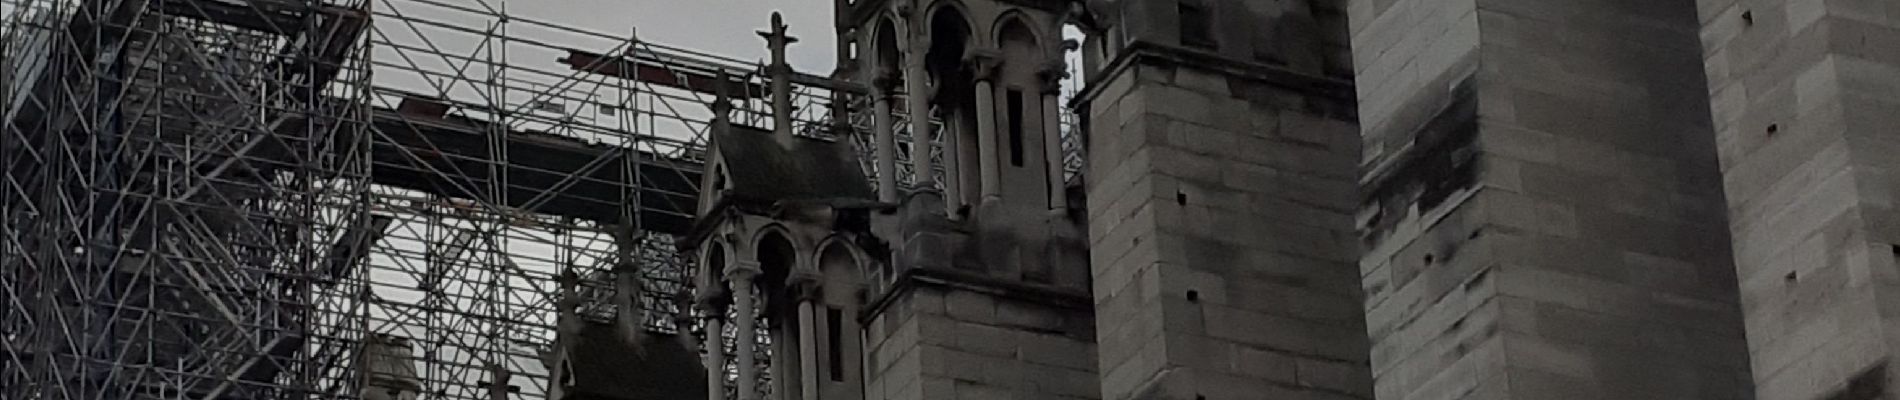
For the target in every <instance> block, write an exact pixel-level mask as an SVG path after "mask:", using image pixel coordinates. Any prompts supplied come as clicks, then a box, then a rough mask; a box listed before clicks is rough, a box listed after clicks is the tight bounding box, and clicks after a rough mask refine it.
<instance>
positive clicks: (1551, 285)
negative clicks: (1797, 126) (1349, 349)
mask: <svg viewBox="0 0 1900 400" xmlns="http://www.w3.org/2000/svg"><path fill="white" fill-rule="evenodd" d="M1698 3H1708V2H1693V1H1646V2H1627V1H1576V2H1534V1H1516V0H1398V1H1375V0H1351V1H1349V7H1347V10H1348V12H1349V14H1351V17H1352V18H1351V20H1352V28H1351V30H1352V31H1351V34H1352V38H1353V43H1352V45H1353V46H1352V48H1353V55H1354V57H1353V60H1354V66H1355V67H1354V71H1355V77H1356V80H1357V82H1358V85H1357V89H1358V90H1357V92H1358V94H1359V96H1358V97H1359V99H1360V102H1359V103H1360V104H1359V111H1360V113H1359V116H1360V119H1359V122H1360V124H1361V125H1362V126H1363V135H1364V154H1365V161H1364V166H1363V175H1362V176H1361V177H1360V178H1359V182H1360V190H1361V194H1362V195H1363V203H1361V208H1360V210H1359V212H1358V214H1357V218H1356V220H1357V222H1358V223H1359V224H1360V228H1361V232H1362V234H1363V235H1364V237H1363V238H1362V240H1363V243H1364V245H1365V246H1366V247H1365V253H1364V254H1363V255H1362V256H1361V259H1360V267H1361V268H1362V269H1363V271H1361V272H1362V273H1363V274H1364V276H1365V288H1366V291H1367V295H1368V299H1367V301H1366V303H1365V304H1366V307H1367V308H1366V319H1367V324H1368V332H1369V334H1370V337H1371V340H1372V342H1373V347H1372V353H1371V358H1372V372H1373V374H1374V377H1375V381H1376V388H1377V389H1376V392H1377V394H1378V398H1379V399H1381V400H1402V399H1450V398H1484V399H1552V398H1591V399H1611V398H1615V399H1638V398H1642V399H1746V398H1750V396H1751V390H1750V385H1749V379H1748V371H1749V369H1748V358H1747V357H1746V355H1747V347H1745V343H1744V340H1743V336H1742V324H1741V318H1740V316H1741V314H1740V313H1739V312H1738V305H1737V297H1736V290H1735V274H1734V272H1733V271H1732V269H1731V267H1730V265H1731V264H1730V260H1731V255H1730V252H1729V238H1728V235H1727V233H1728V229H1727V226H1728V222H1727V220H1726V218H1725V215H1724V210H1723V209H1722V207H1721V206H1720V205H1721V204H1723V201H1722V196H1723V193H1722V180H1721V174H1720V171H1719V170H1718V169H1717V162H1716V152H1715V151H1713V149H1714V148H1716V143H1715V142H1714V141H1713V140H1711V139H1712V138H1713V137H1714V136H1713V135H1711V133H1710V132H1711V128H1710V123H1709V119H1708V118H1707V117H1706V115H1707V114H1708V112H1707V111H1708V108H1707V107H1708V102H1707V100H1706V95H1705V94H1706V93H1707V92H1706V90H1705V86H1704V85H1703V82H1704V81H1703V79H1702V75H1703V69H1702V63H1701V62H1700V60H1699V59H1698V57H1697V56H1696V55H1697V54H1700V53H1701V52H1700V50H1699V46H1698V40H1697V27H1698V24H1697V17H1696V10H1695V7H1696V5H1697V4H1698ZM1764 125H1765V124H1764ZM1760 128H1762V127H1760V126H1757V127H1752V128H1750V129H1756V130H1759V129H1760ZM1769 129H1770V130H1772V128H1769ZM1731 182H1732V181H1731ZM1777 283H1778V282H1777ZM1774 290H1776V291H1780V290H1783V289H1782V288H1781V287H1779V286H1777V287H1776V288H1775V289H1774ZM1767 398H1775V399H1782V398H1811V397H1783V396H1773V397H1767Z"/></svg>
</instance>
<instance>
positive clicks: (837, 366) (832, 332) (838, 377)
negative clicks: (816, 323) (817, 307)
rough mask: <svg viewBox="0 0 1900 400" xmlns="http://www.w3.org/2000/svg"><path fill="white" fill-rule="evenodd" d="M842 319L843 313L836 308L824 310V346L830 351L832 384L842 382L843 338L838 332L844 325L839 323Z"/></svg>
mask: <svg viewBox="0 0 1900 400" xmlns="http://www.w3.org/2000/svg"><path fill="white" fill-rule="evenodd" d="M843 318H844V313H843V312H840V311H838V308H837V307H826V308H825V346H827V348H828V349H829V350H830V352H829V353H830V356H831V359H830V360H829V361H830V364H831V381H832V382H844V349H843V348H842V346H843V343H842V342H843V340H842V339H843V338H842V337H840V335H841V332H838V331H839V330H841V327H842V326H843V325H844V324H843V323H840V322H841V321H839V320H840V319H843Z"/></svg>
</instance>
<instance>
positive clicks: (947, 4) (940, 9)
mask: <svg viewBox="0 0 1900 400" xmlns="http://www.w3.org/2000/svg"><path fill="white" fill-rule="evenodd" d="M925 7H926V8H924V14H923V20H922V21H915V22H916V24H918V25H920V26H915V27H913V28H917V29H922V30H925V31H929V30H932V29H936V25H937V21H938V20H937V18H938V17H939V16H941V15H942V14H943V13H945V12H951V13H955V14H951V15H950V16H954V17H957V20H959V21H962V22H963V26H962V28H963V32H965V33H967V34H969V35H971V36H972V37H974V36H976V33H977V32H987V31H988V30H987V29H982V28H983V27H981V26H977V25H976V20H975V19H972V18H971V16H973V15H976V14H971V13H970V7H969V6H966V5H964V4H963V2H961V1H958V0H935V1H932V2H930V5H928V6H925ZM936 39H937V38H934V37H933V38H931V40H933V41H934V40H936ZM971 44H980V43H971Z"/></svg>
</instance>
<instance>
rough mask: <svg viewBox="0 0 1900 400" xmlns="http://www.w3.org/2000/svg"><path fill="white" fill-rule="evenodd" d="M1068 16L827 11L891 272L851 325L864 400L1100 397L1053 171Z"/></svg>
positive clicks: (1041, 4)
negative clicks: (871, 174)
mask: <svg viewBox="0 0 1900 400" xmlns="http://www.w3.org/2000/svg"><path fill="white" fill-rule="evenodd" d="M1066 4H1067V2H1066V1H1061V0H1032V1H1023V0H1013V1H1005V0H857V1H840V2H838V3H837V10H838V18H837V23H838V34H839V43H840V46H841V47H842V48H843V49H842V51H841V54H842V55H843V58H844V60H843V62H841V63H840V66H841V67H840V71H839V72H838V74H837V78H839V79H843V80H849V81H853V82H857V83H858V84H860V85H861V86H862V87H865V88H868V93H867V94H868V96H867V98H866V99H865V101H864V103H862V104H860V106H862V107H861V108H856V110H859V111H860V112H868V113H870V114H871V115H872V119H874V123H873V124H872V125H873V131H874V132H873V133H874V137H875V138H876V140H874V142H875V143H874V145H873V147H874V150H875V151H874V152H873V153H874V156H873V157H872V158H873V160H871V161H872V165H874V168H873V170H874V171H877V172H876V177H877V185H876V186H877V189H876V192H877V200H878V204H879V205H878V206H877V210H875V211H874V212H871V213H869V214H868V215H867V217H868V218H869V223H870V225H869V229H870V232H869V235H865V237H866V240H865V242H866V243H867V244H866V247H867V248H871V249H875V250H874V251H872V252H870V254H880V255H882V254H890V255H891V256H890V257H889V258H888V259H879V260H876V261H875V265H876V268H875V269H874V270H872V271H870V272H869V273H868V275H869V276H871V279H870V281H871V282H873V283H872V284H871V285H870V287H869V289H868V290H867V291H866V294H865V298H866V304H867V307H866V308H865V310H864V311H863V312H862V313H861V314H859V315H858V318H859V322H861V323H862V324H863V326H864V338H863V340H864V349H865V351H864V353H865V354H864V357H865V358H864V359H865V364H864V377H865V379H866V380H867V384H866V385H865V388H866V390H867V391H868V392H867V393H865V398H867V399H939V398H984V399H989V398H1019V399H1028V398H1034V399H1094V398H1098V397H1099V396H1098V395H1097V386H1096V384H1095V382H1096V373H1095V366H1096V364H1095V356H1094V346H1093V341H1094V339H1095V333H1094V321H1093V319H1092V318H1091V317H1090V312H1089V311H1090V307H1089V300H1088V282H1089V271H1088V264H1087V261H1088V260H1087V257H1086V254H1085V251H1086V250H1084V249H1085V244H1084V242H1083V241H1082V236H1083V233H1082V228H1081V226H1082V221H1081V217H1080V215H1081V213H1080V210H1079V209H1076V207H1071V206H1070V204H1071V203H1072V200H1071V199H1072V196H1071V193H1070V190H1071V189H1070V188H1069V185H1068V181H1067V180H1065V179H1064V178H1065V177H1064V174H1063V169H1062V167H1061V166H1062V162H1061V160H1062V158H1061V149H1060V140H1059V139H1060V136H1059V133H1060V132H1061V131H1062V129H1061V126H1060V124H1059V122H1060V121H1059V115H1060V112H1059V111H1060V109H1059V108H1058V107H1060V104H1058V96H1057V94H1058V89H1059V88H1060V82H1061V78H1062V77H1063V75H1062V71H1063V64H1062V62H1061V54H1062V39H1061V28H1060V27H1061V24H1062V22H1063V18H1065V16H1066V15H1068V14H1067V12H1068V11H1069V8H1068V7H1067V5H1066ZM917 139H922V140H917ZM900 158H908V162H901V163H900ZM1074 200H1076V201H1079V199H1074ZM826 399H827V400H829V399H831V398H829V397H827V398H826Z"/></svg>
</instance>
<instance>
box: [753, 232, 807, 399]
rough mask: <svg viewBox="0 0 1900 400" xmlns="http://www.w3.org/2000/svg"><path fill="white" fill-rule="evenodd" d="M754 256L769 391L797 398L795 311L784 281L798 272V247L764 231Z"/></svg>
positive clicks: (795, 308)
mask: <svg viewBox="0 0 1900 400" xmlns="http://www.w3.org/2000/svg"><path fill="white" fill-rule="evenodd" d="M753 249H754V251H756V253H754V256H756V257H757V259H758V261H759V269H760V274H759V277H758V278H757V279H756V280H755V284H754V285H755V286H756V287H757V290H758V293H759V295H760V296H759V297H757V298H759V299H764V303H763V305H764V307H763V308H762V309H763V310H764V314H761V315H760V316H759V317H760V318H761V319H763V322H764V324H762V325H760V326H763V327H764V329H765V332H762V334H761V335H759V336H758V337H761V338H765V341H767V343H760V344H761V345H763V346H764V348H766V349H770V350H769V351H770V352H771V353H770V354H771V356H770V357H765V358H763V359H766V360H769V361H767V363H768V364H769V366H768V369H767V371H769V372H768V375H770V376H771V386H770V387H771V388H772V389H771V390H773V391H775V392H777V393H792V394H796V393H798V391H799V386H798V379H797V377H798V376H799V371H798V366H799V360H798V350H797V347H796V346H797V345H798V314H797V313H798V309H797V307H796V304H795V303H793V297H794V294H793V293H792V292H791V290H790V289H791V288H789V287H786V285H785V281H786V278H787V277H789V276H791V273H792V269H793V268H797V265H798V263H797V259H798V258H797V257H798V253H797V247H796V246H793V245H792V240H791V238H788V237H786V236H785V234H784V233H783V232H780V231H777V230H770V231H766V232H765V233H764V234H762V235H760V236H759V240H758V242H757V243H754V245H753Z"/></svg>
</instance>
